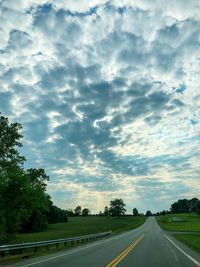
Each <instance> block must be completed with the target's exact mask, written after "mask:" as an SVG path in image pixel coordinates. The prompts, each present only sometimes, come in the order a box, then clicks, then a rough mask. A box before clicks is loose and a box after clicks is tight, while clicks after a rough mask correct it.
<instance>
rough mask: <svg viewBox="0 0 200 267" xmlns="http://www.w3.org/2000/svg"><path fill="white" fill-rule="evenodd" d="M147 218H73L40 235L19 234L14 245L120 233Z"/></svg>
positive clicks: (52, 226)
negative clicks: (101, 233)
mask: <svg viewBox="0 0 200 267" xmlns="http://www.w3.org/2000/svg"><path fill="white" fill-rule="evenodd" d="M145 220H146V218H145V217H144V216H143V217H140V216H137V217H133V216H124V217H120V218H112V217H94V216H88V217H72V218H69V222H67V223H57V224H50V225H49V226H48V229H47V230H46V231H43V232H38V233H27V234H18V235H17V238H16V240H15V242H14V243H22V242H34V241H43V240H51V239H59V238H67V237H74V236H81V235H87V234H93V233H98V232H105V231H109V230H112V231H113V233H120V232H124V231H128V230H131V229H134V228H136V227H138V226H140V225H141V224H143V223H144V222H145Z"/></svg>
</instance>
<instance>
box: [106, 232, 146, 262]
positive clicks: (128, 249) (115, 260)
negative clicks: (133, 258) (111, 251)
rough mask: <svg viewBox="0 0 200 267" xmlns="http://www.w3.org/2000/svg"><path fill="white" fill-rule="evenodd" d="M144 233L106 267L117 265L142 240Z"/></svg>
mask: <svg viewBox="0 0 200 267" xmlns="http://www.w3.org/2000/svg"><path fill="white" fill-rule="evenodd" d="M143 237H144V234H142V235H141V236H140V237H139V238H138V239H137V240H136V241H134V242H133V243H132V244H131V245H130V246H129V247H128V248H126V249H125V250H124V251H123V252H122V253H121V254H120V255H118V256H117V257H116V258H115V259H114V260H113V261H111V262H110V263H109V264H108V265H106V267H115V266H116V265H117V264H118V263H119V262H120V261H121V260H123V259H124V258H125V257H126V256H127V255H128V253H129V252H130V251H131V250H132V249H133V248H134V247H135V246H136V245H137V244H138V243H139V242H140V241H141V240H142V238H143Z"/></svg>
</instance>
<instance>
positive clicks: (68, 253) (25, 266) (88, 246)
mask: <svg viewBox="0 0 200 267" xmlns="http://www.w3.org/2000/svg"><path fill="white" fill-rule="evenodd" d="M135 230H136V231H137V230H138V229H137V228H136V229H134V230H133V231H135ZM127 234H129V232H128V233H122V234H121V235H116V236H114V237H112V238H109V239H106V240H103V241H101V242H98V243H95V244H91V245H87V246H84V247H82V248H79V249H76V250H73V251H67V252H65V253H63V254H59V255H57V256H54V257H50V258H48V259H44V260H41V261H35V262H32V263H28V264H26V265H21V267H28V266H32V265H35V264H38V263H42V262H45V261H50V260H53V259H56V258H59V257H63V256H65V255H70V254H73V253H76V252H78V251H82V250H84V249H87V248H90V247H95V246H98V245H100V244H102V243H106V242H109V241H111V240H113V239H117V238H119V237H120V236H124V235H127Z"/></svg>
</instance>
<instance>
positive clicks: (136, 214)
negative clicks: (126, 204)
mask: <svg viewBox="0 0 200 267" xmlns="http://www.w3.org/2000/svg"><path fill="white" fill-rule="evenodd" d="M138 215H139V212H138V210H137V209H136V208H134V209H133V216H138Z"/></svg>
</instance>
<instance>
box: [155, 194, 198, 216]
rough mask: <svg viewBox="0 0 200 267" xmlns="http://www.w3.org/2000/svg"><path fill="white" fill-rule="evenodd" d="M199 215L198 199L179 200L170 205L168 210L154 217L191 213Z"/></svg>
mask: <svg viewBox="0 0 200 267" xmlns="http://www.w3.org/2000/svg"><path fill="white" fill-rule="evenodd" d="M191 212H195V213H198V214H200V200H199V199H198V198H191V199H179V200H178V201H177V202H174V203H173V204H172V205H171V208H170V210H163V211H161V212H157V213H156V215H165V214H169V213H191Z"/></svg>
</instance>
